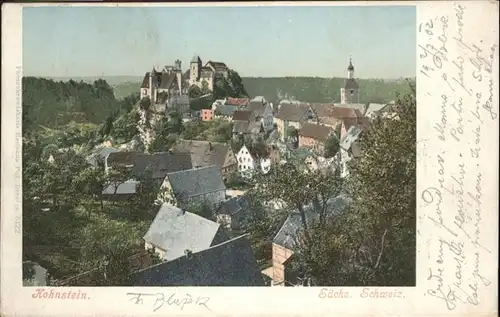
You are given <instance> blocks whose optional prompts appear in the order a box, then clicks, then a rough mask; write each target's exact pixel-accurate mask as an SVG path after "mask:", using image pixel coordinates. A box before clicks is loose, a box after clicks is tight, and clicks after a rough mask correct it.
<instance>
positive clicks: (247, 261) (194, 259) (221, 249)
mask: <svg viewBox="0 0 500 317" xmlns="http://www.w3.org/2000/svg"><path fill="white" fill-rule="evenodd" d="M133 283H134V286H265V284H264V280H263V278H262V275H261V273H260V270H259V267H258V265H257V262H256V260H255V256H254V254H253V251H252V248H251V246H250V242H249V241H248V239H247V237H246V235H243V236H239V237H236V238H234V239H231V240H229V241H226V242H224V243H221V244H219V245H216V246H213V247H211V248H209V249H206V250H203V251H200V252H193V253H192V254H190V255H186V256H182V257H180V258H178V259H176V260H174V261H170V262H164V263H160V264H157V265H155V266H152V267H149V268H147V269H144V270H141V271H138V272H136V273H134V275H133Z"/></svg>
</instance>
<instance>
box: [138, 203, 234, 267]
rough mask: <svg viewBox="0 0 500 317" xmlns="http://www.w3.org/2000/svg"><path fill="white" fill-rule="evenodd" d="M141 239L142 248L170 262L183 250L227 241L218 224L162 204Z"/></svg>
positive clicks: (194, 249)
mask: <svg viewBox="0 0 500 317" xmlns="http://www.w3.org/2000/svg"><path fill="white" fill-rule="evenodd" d="M143 239H144V247H145V249H146V250H153V252H155V253H156V254H158V256H159V257H160V259H162V260H166V261H172V260H175V259H177V258H179V257H182V256H183V255H184V251H185V250H190V251H192V252H198V251H202V250H206V249H208V248H210V247H211V246H214V245H217V244H219V243H222V242H224V241H227V240H228V236H227V235H226V234H225V233H224V230H223V229H222V228H221V226H220V225H219V224H218V223H216V222H214V221H211V220H208V219H205V218H203V217H201V216H198V215H196V214H193V213H190V212H187V211H184V210H182V209H180V208H177V207H175V206H173V205H171V204H168V203H164V204H162V205H161V207H160V209H159V211H158V213H157V214H156V217H155V219H154V220H153V222H152V223H151V225H150V227H149V229H148V231H147V232H146V234H145V235H144V238H143Z"/></svg>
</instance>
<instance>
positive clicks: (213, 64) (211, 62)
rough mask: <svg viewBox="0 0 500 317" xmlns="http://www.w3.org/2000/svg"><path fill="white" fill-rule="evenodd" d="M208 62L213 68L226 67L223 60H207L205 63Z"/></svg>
mask: <svg viewBox="0 0 500 317" xmlns="http://www.w3.org/2000/svg"><path fill="white" fill-rule="evenodd" d="M208 64H211V65H212V66H213V67H214V68H215V69H224V68H228V67H227V65H226V64H225V63H223V62H215V61H208V62H207V64H206V65H208Z"/></svg>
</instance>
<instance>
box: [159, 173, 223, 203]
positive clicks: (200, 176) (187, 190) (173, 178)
mask: <svg viewBox="0 0 500 317" xmlns="http://www.w3.org/2000/svg"><path fill="white" fill-rule="evenodd" d="M161 189H162V192H161V195H162V196H161V197H159V198H158V200H161V201H162V202H169V203H172V204H174V205H176V206H178V207H179V208H185V207H186V206H189V205H190V204H192V203H206V204H208V205H209V206H210V207H217V206H218V205H219V204H220V203H221V202H222V201H224V200H225V199H226V185H224V181H223V178H222V174H221V172H220V169H219V168H218V167H217V166H215V165H214V166H208V167H201V168H193V169H190V170H184V171H178V172H173V173H168V174H167V176H166V177H165V179H164V181H163V184H162V185H161Z"/></svg>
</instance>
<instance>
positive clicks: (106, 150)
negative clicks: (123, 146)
mask: <svg viewBox="0 0 500 317" xmlns="http://www.w3.org/2000/svg"><path fill="white" fill-rule="evenodd" d="M115 152H120V150H118V149H115V148H113V147H103V148H100V149H97V150H96V151H94V152H93V153H92V154H90V155H89V156H87V162H88V163H89V164H90V165H93V166H95V165H97V162H98V161H99V160H101V159H102V160H105V159H106V157H107V156H108V155H109V154H111V153H115Z"/></svg>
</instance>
